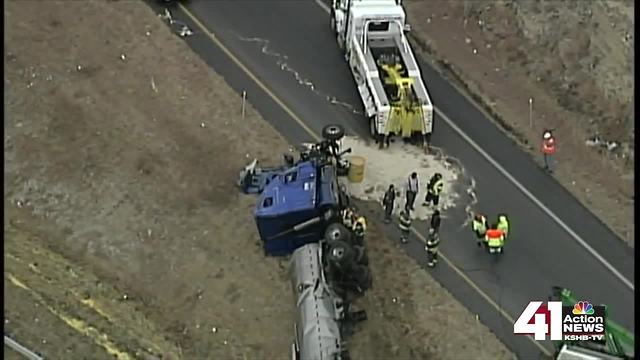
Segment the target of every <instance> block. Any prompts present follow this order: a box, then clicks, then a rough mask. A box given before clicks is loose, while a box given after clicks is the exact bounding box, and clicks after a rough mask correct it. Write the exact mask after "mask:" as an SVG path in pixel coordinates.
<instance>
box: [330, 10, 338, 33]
mask: <svg viewBox="0 0 640 360" xmlns="http://www.w3.org/2000/svg"><path fill="white" fill-rule="evenodd" d="M330 23H331V32H332V33H333V34H334V35H338V32H337V31H336V17H335V11H334V10H333V9H331V20H330Z"/></svg>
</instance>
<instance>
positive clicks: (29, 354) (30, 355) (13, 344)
mask: <svg viewBox="0 0 640 360" xmlns="http://www.w3.org/2000/svg"><path fill="white" fill-rule="evenodd" d="M4 344H5V345H6V346H8V347H10V348H12V349H13V350H15V351H17V352H18V353H20V354H21V355H22V356H24V357H25V358H27V359H29V360H44V358H42V357H41V356H40V355H38V354H36V353H34V352H33V351H31V350H29V349H27V348H26V347H24V346H22V345H20V344H19V343H18V342H17V341H15V340H13V339H12V338H10V337H8V336H7V335H5V336H4Z"/></svg>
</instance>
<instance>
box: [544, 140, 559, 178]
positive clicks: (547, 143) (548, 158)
mask: <svg viewBox="0 0 640 360" xmlns="http://www.w3.org/2000/svg"><path fill="white" fill-rule="evenodd" d="M555 153H556V139H555V137H554V136H553V134H552V133H551V130H545V131H544V133H543V134H542V156H543V159H544V169H545V170H547V171H548V172H550V173H552V172H553V155H554V154H555Z"/></svg>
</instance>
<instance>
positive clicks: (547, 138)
mask: <svg viewBox="0 0 640 360" xmlns="http://www.w3.org/2000/svg"><path fill="white" fill-rule="evenodd" d="M542 138H543V139H545V140H549V139H550V138H551V131H548V130H547V131H545V132H544V133H543V134H542Z"/></svg>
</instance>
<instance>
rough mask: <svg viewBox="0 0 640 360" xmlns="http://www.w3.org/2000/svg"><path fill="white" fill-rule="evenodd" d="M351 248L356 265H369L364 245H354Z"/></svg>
mask: <svg viewBox="0 0 640 360" xmlns="http://www.w3.org/2000/svg"><path fill="white" fill-rule="evenodd" d="M353 250H355V253H356V263H357V264H358V265H364V266H369V255H368V254H367V249H366V248H365V247H364V246H357V245H356V246H354V247H353Z"/></svg>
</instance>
